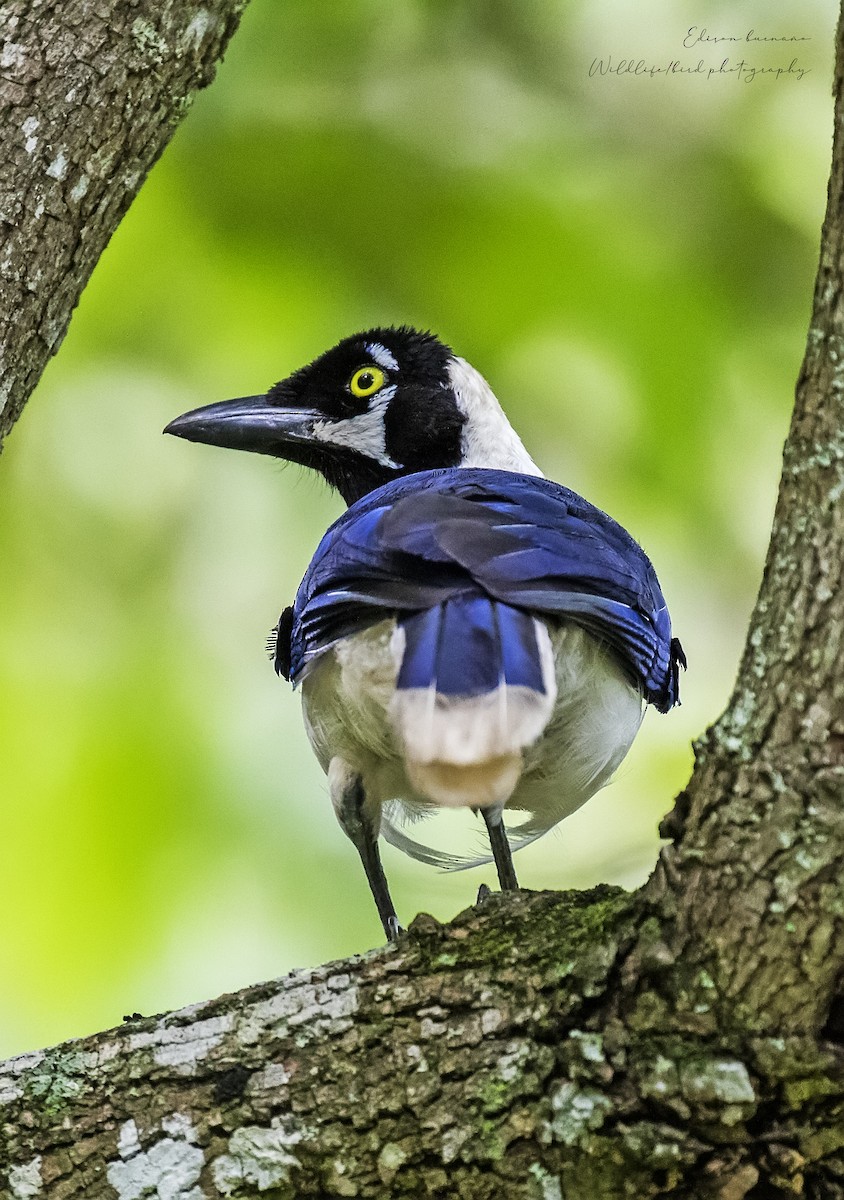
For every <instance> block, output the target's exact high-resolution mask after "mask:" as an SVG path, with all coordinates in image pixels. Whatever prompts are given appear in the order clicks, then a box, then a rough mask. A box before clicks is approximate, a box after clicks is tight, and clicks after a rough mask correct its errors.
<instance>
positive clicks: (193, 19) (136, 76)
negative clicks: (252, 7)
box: [0, 0, 246, 444]
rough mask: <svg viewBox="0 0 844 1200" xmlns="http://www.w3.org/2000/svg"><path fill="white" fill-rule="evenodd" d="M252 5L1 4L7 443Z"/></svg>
mask: <svg viewBox="0 0 844 1200" xmlns="http://www.w3.org/2000/svg"><path fill="white" fill-rule="evenodd" d="M245 6H246V0H4V3H3V4H2V5H1V6H0V279H2V288H3V290H2V303H0V348H2V352H1V353H0V444H2V441H3V438H4V437H5V435H6V433H8V431H9V430H10V429H11V428H12V425H13V424H14V423H15V421H16V420H17V418H18V417H19V416H20V413H21V410H22V409H23V406H24V404H25V403H26V400H27V398H28V397H29V395H30V393H31V392H32V389H33V388H34V387H35V385H36V383H37V382H38V380H39V379H40V377H41V373H42V371H43V370H44V367H45V365H46V363H47V360H48V359H49V357H50V355H51V354H54V353H55V352H56V350H57V349H58V347H59V344H60V343H61V340H62V338H63V337H64V334H65V331H66V329H67V325H68V322H69V320H70V315H71V313H72V311H73V309H74V307H75V305H76V303H77V301H78V299H79V296H80V295H81V293H82V289H83V288H84V286H85V284H86V283H87V281H88V277H89V276H90V274H91V271H92V270H93V269H94V266H95V265H96V262H97V260H98V258H99V256H100V254H101V253H102V251H103V249H104V248H105V246H106V243H107V242H108V240H109V238H110V237H111V235H112V233H113V232H114V230H115V229H116V228H117V225H118V223H119V221H120V218H121V217H122V216H123V214H124V213H125V211H126V209H127V208H128V207H129V205H130V203H131V202H132V200H133V199H134V197H135V195H136V194H137V192H138V189H139V188H140V186H141V184H142V183H143V181H144V179H145V178H146V175H147V172H148V171H149V169H150V167H151V166H152V165H153V163H154V162H155V161H156V159H157V158H158V156H159V154H161V152H162V150H163V149H164V147H165V146H166V145H167V143H168V142H169V140H170V138H171V137H172V135H173V131H174V130H175V128H176V127H177V125H178V124H179V122H180V121H181V120H182V118H183V117H184V116H185V114H186V112H187V110H188V108H189V107H190V103H191V101H192V99H193V96H194V94H195V93H196V91H197V90H198V89H199V88H202V87H205V86H206V85H207V84H209V83H210V82H211V80H212V79H213V77H214V71H215V69H216V65H217V63H218V62H219V60H220V58H221V56H222V54H223V51H224V50H225V47H226V45H227V44H228V41H229V38H230V37H231V35H232V34H233V33H234V31H235V29H236V28H237V23H238V20H239V18H240V14H241V12H242V10H243V9H244V8H245Z"/></svg>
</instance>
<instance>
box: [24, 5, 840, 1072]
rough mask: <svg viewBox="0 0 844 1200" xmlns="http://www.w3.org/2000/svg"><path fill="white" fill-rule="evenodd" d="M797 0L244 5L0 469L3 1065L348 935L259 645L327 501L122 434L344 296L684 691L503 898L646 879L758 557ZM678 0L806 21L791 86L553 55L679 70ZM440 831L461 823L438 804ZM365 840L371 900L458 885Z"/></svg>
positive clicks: (795, 304)
mask: <svg viewBox="0 0 844 1200" xmlns="http://www.w3.org/2000/svg"><path fill="white" fill-rule="evenodd" d="M834 10H835V6H834V3H833V2H832V0H829V2H826V0H824V2H820V0H815V2H814V3H809V4H798V3H797V2H796V0H790V2H781V3H780V4H778V6H777V9H776V18H775V19H774V17H772V15H771V12H770V9H769V8H768V7H766V6H763V5H762V4H755V5H753V4H742V5H739V6H731V7H729V8H728V7H726V6H723V5H719V4H716V3H713V2H712V0H703V2H701V3H696V4H695V5H694V6H692V5H691V4H687V3H685V2H681V3H672V4H668V3H666V2H665V0H645V3H644V4H642V5H636V6H629V5H624V4H622V3H621V0H603V2H601V3H592V2H587V0H577V2H575V0H570V2H568V0H566V2H562V0H561V2H555V0H551V2H548V0H520V2H519V3H515V2H514V0H510V2H505V0H486V2H482V0H456V2H454V3H445V2H444V0H359V2H358V3H356V4H348V3H342V2H340V0H326V2H324V3H322V4H320V5H314V4H312V3H304V2H303V0H298V2H293V0H288V2H287V3H285V4H283V5H282V4H272V3H270V0H253V3H252V6H251V7H250V9H249V10H248V11H247V13H246V15H245V17H244V20H243V25H242V29H241V31H240V32H239V34H238V35H237V37H236V38H235V40H234V42H233V44H232V47H231V50H230V53H229V55H228V59H227V61H226V62H225V64H224V65H223V67H222V68H221V70H220V72H219V77H218V80H217V82H215V84H214V85H213V87H212V88H210V89H209V90H208V91H207V92H206V93H205V94H203V95H202V96H200V97H199V98H198V100H197V102H196V105H195V107H194V110H193V111H192V113H191V115H190V117H189V119H188V120H187V122H186V123H185V125H184V126H183V128H181V129H180V130H179V131H178V133H177V135H176V137H175V140H174V143H173V145H172V146H171V148H170V149H169V150H168V151H167V153H166V154H165V156H164V158H163V160H162V162H161V163H160V165H159V166H157V167H156V168H155V170H154V171H153V173H152V176H151V178H150V179H149V181H148V183H147V184H146V185H145V186H144V188H143V191H142V192H141V195H140V197H139V199H138V200H137V202H136V203H135V205H134V206H133V208H132V210H131V212H130V213H129V215H128V216H127V218H126V219H125V221H124V223H123V225H122V226H121V228H120V230H119V231H118V233H117V234H116V236H115V237H114V239H113V241H112V244H111V245H110V246H109V248H108V250H107V252H106V254H105V255H104V257H103V260H102V262H101V264H100V265H99V267H98V268H97V271H96V272H95V275H94V278H93V280H92V282H91V284H90V286H89V288H88V289H87V290H86V292H85V295H84V297H83V299H82V302H81V304H80V308H79V312H78V314H77V315H76V316H75V317H74V320H73V324H72V327H71V330H70V333H69V335H68V337H67V340H66V343H65V345H64V346H63V347H62V349H61V352H60V354H59V356H58V358H57V360H56V361H55V362H54V363H53V364H52V365H51V366H50V368H49V370H48V371H47V374H46V377H45V379H44V381H43V383H42V385H41V386H40V388H39V389H38V393H37V394H36V396H35V397H34V398H33V400H32V402H31V404H30V406H29V408H28V409H27V411H26V413H25V415H24V417H23V419H22V420H21V422H20V426H19V428H18V429H17V430H16V432H15V433H14V435H13V437H12V438H11V440H10V442H9V444H8V447H7V449H6V451H5V453H4V455H3V458H2V462H0V484H1V486H0V561H2V564H3V572H2V622H0V772H2V774H1V775H0V786H2V796H0V805H1V807H0V818H1V819H2V833H0V910H2V912H3V914H4V919H3V922H2V928H0V963H2V969H0V1055H5V1054H10V1053H14V1052H17V1051H21V1050H24V1049H28V1048H32V1047H35V1046H38V1045H41V1044H45V1043H48V1042H54V1041H57V1040H60V1039H64V1038H67V1037H70V1036H74V1035H77V1034H83V1033H87V1032H90V1031H92V1030H94V1029H96V1028H100V1027H104V1026H108V1025H111V1024H114V1023H117V1022H119V1020H120V1018H121V1016H122V1014H123V1013H129V1012H132V1011H135V1010H138V1011H141V1012H144V1013H148V1012H153V1011H156V1010H162V1009H166V1008H170V1007H172V1006H175V1005H179V1004H182V1003H186V1002H189V1001H192V1000H198V999H201V998H203V997H207V996H209V995H212V994H214V993H216V992H219V991H222V990H227V989H233V988H237V987H240V986H242V985H244V984H247V983H249V982H253V981H255V980H257V979H260V978H267V977H271V976H274V975H277V974H279V973H281V972H283V971H285V970H288V969H290V968H292V967H294V966H302V965H308V964H313V963H316V962H318V961H322V960H324V959H326V958H329V957H332V956H344V955H348V954H350V953H353V952H357V951H362V950H365V949H367V948H368V947H369V946H371V945H373V944H375V943H377V942H378V941H379V939H380V931H379V927H378V922H377V919H376V917H375V912H374V908H373V907H372V905H371V901H370V899H369V895H368V892H367V889H366V885H365V882H364V878H363V875H362V872H361V871H360V868H359V866H358V863H357V861H356V856H355V854H354V851H353V849H352V847H351V846H350V845H349V844H348V843H346V842H345V840H344V838H343V835H342V834H341V832H340V830H339V829H338V828H337V826H336V824H335V821H334V818H333V815H332V813H331V811H330V805H329V803H328V799H327V794H326V788H325V783H324V780H323V779H322V776H321V774H320V772H319V769H318V767H317V765H316V763H315V762H313V761H312V759H311V756H310V752H309V750H308V748H307V744H306V739H305V735H304V731H303V729H302V728H301V718H300V715H299V701H298V697H297V696H295V695H293V694H292V693H290V692H289V690H288V689H287V687H286V686H285V685H284V684H283V683H282V682H281V681H278V680H276V679H275V677H274V676H273V673H272V670H271V669H270V666H269V664H268V663H267V662H266V661H265V659H264V655H263V642H264V638H265V635H266V633H267V631H268V630H269V628H270V627H271V626H272V624H273V623H274V621H275V619H276V617H277V615H278V613H279V611H280V609H281V608H282V607H283V606H284V605H285V604H287V603H288V602H289V601H290V600H291V598H292V596H293V594H294V591H295V588H296V586H297V583H298V581H299V579H300V577H301V574H302V572H303V571H304V568H305V566H306V564H307V561H308V558H309V556H310V553H311V551H312V549H313V547H314V546H315V544H316V542H317V540H318V538H319V536H320V534H321V533H322V531H323V529H324V528H325V526H326V525H327V524H328V522H329V521H330V520H331V519H333V517H334V516H336V515H337V513H338V512H339V501H338V499H337V498H336V497H334V496H331V495H329V494H327V492H326V490H325V489H324V487H323V486H322V485H321V484H320V483H318V482H317V481H315V480H312V479H309V478H306V477H305V476H304V475H303V474H302V473H301V472H300V471H299V470H298V468H282V467H279V466H278V465H277V464H274V463H272V462H270V461H268V460H264V459H259V458H254V457H250V456H247V455H236V454H231V453H227V452H222V451H217V450H213V449H210V448H207V447H198V446H191V445H187V444H185V443H181V442H177V441H175V440H169V439H164V438H162V437H161V436H160V430H161V428H162V426H163V425H164V424H165V423H166V421H167V420H169V419H170V418H171V417H173V416H175V415H177V414H178V413H180V412H182V411H184V410H185V409H188V408H192V407H195V406H196V405H198V404H201V403H206V402H210V401H211V400H215V399H222V398H225V397H227V396H233V395H245V394H250V393H254V392H257V391H262V390H264V389H265V388H266V387H267V386H268V385H269V384H270V383H272V382H274V381H275V380H276V379H277V378H280V377H281V376H283V375H284V374H286V373H287V372H288V371H290V370H291V369H293V368H294V367H296V366H298V365H300V364H301V363H303V362H305V361H307V360H308V359H310V358H312V357H313V356H314V355H316V354H317V353H319V352H320V351H321V350H323V349H325V348H326V347H328V346H329V345H331V344H332V343H333V342H335V341H336V340H337V339H338V338H339V337H341V336H343V335H345V334H348V333H350V332H354V331H355V330H357V329H360V328H364V327H366V326H367V325H370V324H372V323H376V322H388V323H390V322H411V323H415V324H418V325H421V326H425V327H429V328H432V329H434V330H436V331H437V332H438V333H440V335H441V336H443V337H444V338H445V339H446V340H448V341H449V342H450V343H451V344H452V345H453V346H454V347H455V348H456V349H457V350H458V351H459V352H460V353H461V354H463V355H465V356H466V357H467V358H469V359H470V360H471V361H472V362H473V363H475V365H476V366H478V367H479V368H480V369H481V370H482V371H483V372H484V373H485V374H486V375H487V376H488V378H489V379H490V381H491V382H492V384H493V386H494V387H495V389H496V391H497V392H498V394H499V396H500V398H501V399H502V401H503V402H504V404H505V406H506V408H507V410H508V412H509V413H510V415H511V416H512V418H513V421H514V423H515V424H516V425H517V427H518V428H519V430H520V432H521V433H522V435H523V437H524V440H525V441H526V443H527V445H528V447H529V448H530V449H531V451H532V452H533V453H534V455H535V457H537V458H538V459H539V460H540V462H541V464H542V465H543V467H544V468H545V470H546V471H547V473H548V474H549V475H551V476H553V477H555V478H557V479H560V480H562V481H564V482H565V483H567V484H569V485H570V486H572V487H574V488H576V489H577V490H579V491H582V492H583V493H585V494H586V495H587V496H588V497H589V498H590V499H592V500H593V501H594V502H596V503H597V504H599V505H601V506H602V507H604V508H606V509H607V510H608V511H610V512H611V513H612V514H613V515H614V516H616V517H617V518H618V519H619V520H621V521H622V522H623V523H624V524H625V525H627V526H628V527H629V528H630V529H631V531H632V532H633V533H634V534H635V535H636V536H637V537H638V538H639V539H640V540H641V541H642V542H643V544H644V545H645V547H646V549H647V550H648V551H649V553H650V554H651V557H652V558H653V559H654V561H655V563H656V565H657V568H658V571H659V574H660V577H661V579H662V582H663V586H664V590H665V591H666V593H667V595H668V598H669V601H670V603H671V607H672V612H673V615H674V622H675V627H676V629H677V632H678V633H679V634H680V635H681V637H682V639H683V641H684V644H685V646H686V649H687V652H688V655H689V660H690V671H689V673H688V675H687V676H686V678H685V679H684V704H683V707H682V708H681V709H680V710H677V711H676V712H675V713H673V714H671V716H669V717H667V718H660V717H658V716H655V715H653V714H652V715H651V716H650V717H649V718H648V720H647V721H646V722H645V727H644V729H643V732H642V734H641V735H640V738H639V740H638V742H637V744H636V746H635V747H634V750H633V751H632V753H631V755H630V756H629V758H628V761H627V763H626V764H625V765H624V767H623V768H622V770H621V772H620V774H619V778H618V780H617V781H616V782H615V783H614V784H613V785H612V786H611V787H610V788H608V789H607V790H606V791H604V792H603V793H602V794H601V795H600V796H598V797H596V798H595V799H594V800H593V801H592V802H590V804H589V805H587V806H586V807H585V809H583V810H581V812H580V813H578V814H576V815H575V816H574V817H572V818H571V819H570V820H569V821H567V822H565V824H564V825H563V827H562V828H561V830H560V831H559V832H558V833H556V834H552V835H550V836H549V837H548V838H546V839H545V840H544V842H540V843H538V844H537V845H535V846H533V847H531V848H529V849H528V850H526V851H525V852H524V853H523V854H522V855H521V861H520V863H519V869H520V875H521V878H522V880H523V882H524V883H525V884H526V885H527V886H532V887H566V886H585V885H589V884H591V883H594V882H596V881H598V880H607V881H617V882H621V883H623V884H627V885H634V884H636V883H638V882H639V881H641V880H642V879H643V878H644V877H645V876H646V874H647V872H648V871H649V869H650V867H651V866H652V864H653V861H654V858H655V855H656V853H657V849H658V839H657V835H656V825H657V822H658V819H659V817H660V816H661V814H662V813H663V812H664V811H666V810H667V809H668V808H669V807H670V804H671V802H672V798H673V795H674V794H675V792H676V790H677V789H678V788H679V787H680V786H682V784H683V782H684V781H685V778H686V777H687V773H688V770H689V766H690V761H691V753H690V748H689V743H690V740H691V738H692V737H693V736H695V735H696V734H698V733H700V732H701V731H702V729H703V728H704V727H705V726H706V724H707V723H708V722H710V721H711V720H713V719H714V718H715V717H716V716H717V714H718V712H719V711H720V709H721V707H722V706H723V704H724V702H725V701H726V699H727V697H728V695H729V690H730V687H731V684H732V679H733V676H734V673H735V669H736V665H737V661H738V656H739V653H740V649H741V645H742V640H743V635H744V631H745V629H746V622H747V618H748V615H749V612H750V609H751V606H752V602H753V598H754V595H755V591H756V588H757V586H758V582H759V577H760V568H761V563H762V560H763V555H764V550H765V545H766V541H767V534H768V530H769V527H770V517H771V513H772V509H773V501H774V497H775V493H776V484H777V477H778V471H779V448H780V446H781V443H782V441H783V438H784V436H785V433H786V429H787V423H788V415H789V410H790V405H791V397H792V393H793V384H794V380H795V378H796V374H797V370H798V367H799V363H800V358H801V353H802V347H803V344H804V339H805V331H806V327H807V322H808V315H809V311H810V298H811V289H812V283H813V277H814V269H815V257H816V247H817V242H818V230H819V228H820V221H821V218H822V212H823V202H824V196H825V184H826V174H827V168H828V145H829V140H830V130H831V102H830V100H829V95H828V92H829V86H828V84H829V79H830V78H831V46H832V31H833V27H834V19H835V11H834ZM691 25H697V26H707V27H708V28H709V29H710V30H711V31H712V33H713V34H717V33H730V34H736V33H739V34H743V33H744V32H745V31H746V30H748V29H750V28H753V27H755V28H756V29H757V30H758V31H759V32H760V33H766V34H769V35H779V36H781V35H785V34H798V35H802V36H807V37H810V38H811V40H810V41H808V42H805V43H801V44H800V45H799V47H798V49H797V50H796V51H793V50H792V49H791V48H788V47H785V48H781V47H777V46H764V47H760V48H755V49H754V50H753V55H754V57H755V59H756V60H757V61H760V62H762V63H764V64H770V63H777V62H778V61H782V60H784V61H785V63H786V64H787V62H788V60H789V59H790V58H791V57H793V56H794V54H795V53H796V54H797V55H798V56H799V58H800V61H801V63H802V65H805V66H808V67H809V68H810V73H809V74H808V75H807V76H805V77H804V78H803V79H802V80H800V81H796V80H794V79H793V78H792V79H786V80H779V81H776V80H772V79H770V78H762V77H760V78H757V79H756V80H754V81H753V82H751V83H744V82H740V81H738V80H737V79H717V80H710V81H707V80H704V79H700V78H690V77H682V76H680V77H676V78H671V79H665V78H656V79H650V78H632V77H629V76H628V77H623V76H622V77H614V76H607V77H598V78H591V79H590V78H589V77H588V68H589V64H590V63H591V61H592V60H593V59H594V58H596V57H599V56H602V55H603V56H606V55H607V54H612V55H613V57H614V58H615V59H616V60H618V59H619V58H622V57H630V56H631V55H632V56H634V57H645V58H647V59H648V60H649V61H653V62H663V61H665V62H667V61H669V60H670V59H671V58H685V59H696V58H697V57H699V55H698V54H695V53H692V52H686V51H683V49H682V39H683V36H684V34H685V31H686V30H687V29H688V27H689V26H691ZM731 49H732V48H728V51H726V52H730V51H731ZM705 56H706V57H707V59H708V60H714V61H716V62H718V61H720V59H721V58H722V57H723V54H722V53H721V52H720V51H716V50H714V49H707V50H706V52H705ZM748 57H749V55H748ZM443 820H445V818H443ZM439 836H440V837H442V838H445V839H449V840H450V841H451V843H452V844H453V843H454V842H456V841H460V842H462V844H463V845H469V846H471V845H473V844H478V842H479V834H478V832H477V829H476V827H475V825H473V823H472V821H471V819H470V818H469V817H468V816H467V818H466V820H465V821H462V822H461V821H460V820H459V815H458V816H455V817H454V820H453V821H452V823H451V824H450V825H448V826H447V827H445V828H444V829H442V830H440V831H439ZM385 857H386V861H387V868H388V872H389V874H390V877H391V880H392V882H393V886H394V892H395V896H396V900H397V903H398V906H399V911H400V913H401V914H402V916H403V917H404V919H405V920H409V919H410V918H411V917H412V916H413V914H414V913H415V912H416V911H417V909H420V908H423V909H427V910H429V911H432V912H434V913H435V914H436V915H438V916H439V917H441V918H447V917H449V916H451V915H452V914H453V913H454V912H456V911H457V910H458V909H460V908H462V907H465V906H466V905H467V904H468V903H469V902H471V900H472V898H473V897H474V894H475V892H476V889H477V886H478V884H479V882H481V880H484V879H486V880H488V881H489V880H490V871H489V870H488V869H476V870H474V871H471V872H469V873H467V874H462V873H461V874H456V875H441V874H438V873H436V872H434V871H431V870H430V869H429V868H426V867H424V866H421V865H419V864H414V863H411V862H408V861H406V860H404V859H402V857H401V856H399V855H397V854H394V853H393V852H392V851H391V850H390V849H389V848H388V849H387V851H386V856H385Z"/></svg>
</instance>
